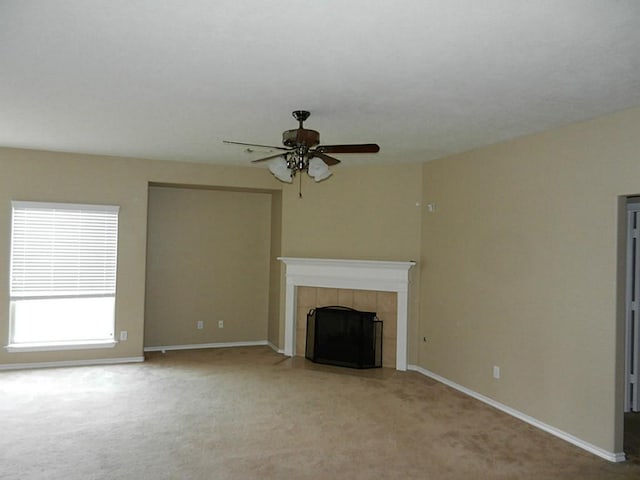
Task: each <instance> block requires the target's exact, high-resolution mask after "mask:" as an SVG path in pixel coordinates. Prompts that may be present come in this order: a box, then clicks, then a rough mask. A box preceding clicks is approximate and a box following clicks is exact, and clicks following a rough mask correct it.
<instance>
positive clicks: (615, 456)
mask: <svg viewBox="0 0 640 480" xmlns="http://www.w3.org/2000/svg"><path fill="white" fill-rule="evenodd" d="M407 370H412V371H414V372H418V373H421V374H422V375H424V376H426V377H429V378H432V379H433V380H436V381H438V382H440V383H444V384H445V385H447V386H448V387H451V388H453V389H455V390H458V391H459V392H462V393H464V394H466V395H469V396H470V397H473V398H475V399H476V400H480V401H481V402H483V403H486V404H487V405H489V406H491V407H493V408H496V409H498V410H500V411H502V412H504V413H507V414H509V415H511V416H512V417H515V418H517V419H519V420H522V421H523V422H526V423H528V424H529V425H533V426H534V427H536V428H539V429H540V430H544V431H545V432H547V433H550V434H551V435H553V436H555V437H558V438H560V439H562V440H564V441H565V442H569V443H571V444H572V445H575V446H576V447H579V448H582V449H583V450H586V451H587V452H589V453H592V454H594V455H597V456H598V457H600V458H604V459H605V460H608V461H610V462H624V461H625V460H626V456H625V454H624V452H620V453H615V452H609V451H607V450H605V449H603V448H600V447H598V446H596V445H593V444H592V443H589V442H587V441H585V440H582V439H580V438H578V437H576V436H574V435H571V434H570V433H567V432H565V431H563V430H560V429H558V428H556V427H554V426H552V425H549V424H547V423H544V422H541V421H540V420H538V419H536V418H534V417H531V416H529V415H527V414H525V413H522V412H520V411H518V410H516V409H514V408H511V407H509V406H507V405H505V404H503V403H500V402H497V401H496V400H493V399H492V398H489V397H485V396H484V395H482V394H480V393H478V392H475V391H473V390H471V389H469V388H466V387H463V386H462V385H458V384H457V383H455V382H452V381H451V380H449V379H447V378H445V377H441V376H440V375H438V374H436V373H433V372H431V371H429V370H427V369H425V368H422V367H419V366H417V365H408V366H407Z"/></svg>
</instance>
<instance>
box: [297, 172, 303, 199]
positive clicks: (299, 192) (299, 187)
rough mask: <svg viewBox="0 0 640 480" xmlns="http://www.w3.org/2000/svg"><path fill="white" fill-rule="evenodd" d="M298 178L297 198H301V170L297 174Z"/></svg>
mask: <svg viewBox="0 0 640 480" xmlns="http://www.w3.org/2000/svg"><path fill="white" fill-rule="evenodd" d="M298 178H299V179H300V183H299V186H298V198H302V172H300V175H298Z"/></svg>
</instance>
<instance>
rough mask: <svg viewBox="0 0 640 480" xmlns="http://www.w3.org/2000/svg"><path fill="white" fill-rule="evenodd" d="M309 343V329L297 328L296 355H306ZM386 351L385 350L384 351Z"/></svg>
mask: <svg viewBox="0 0 640 480" xmlns="http://www.w3.org/2000/svg"><path fill="white" fill-rule="evenodd" d="M306 344H307V329H306V328H305V329H303V328H298V329H296V355H297V356H299V357H304V349H305V346H306ZM383 353H384V352H383Z"/></svg>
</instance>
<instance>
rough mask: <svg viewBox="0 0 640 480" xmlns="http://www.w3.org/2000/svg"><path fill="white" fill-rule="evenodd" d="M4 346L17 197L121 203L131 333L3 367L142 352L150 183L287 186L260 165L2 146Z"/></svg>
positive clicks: (0, 302) (120, 284)
mask: <svg viewBox="0 0 640 480" xmlns="http://www.w3.org/2000/svg"><path fill="white" fill-rule="evenodd" d="M0 170H1V171H2V175H0V252H3V253H1V254H0V272H4V274H2V275H0V346H4V345H6V344H7V342H8V331H9V323H8V322H9V298H8V295H9V285H8V278H9V274H8V272H9V251H10V236H11V200H35V201H56V202H76V203H106V204H115V205H120V207H121V208H120V229H119V230H120V231H119V245H118V252H119V258H118V278H117V294H116V331H120V330H127V331H128V334H129V338H128V340H127V341H125V342H119V343H118V344H117V345H116V347H115V348H113V349H95V350H73V351H58V352H30V353H26V352H25V353H8V352H7V351H6V350H5V349H4V348H0V365H2V364H12V363H13V364H15V363H29V362H52V361H62V360H65V361H66V360H90V359H98V358H128V357H134V356H140V355H142V346H143V327H144V298H145V256H146V243H147V190H148V184H149V182H160V183H175V184H185V185H211V186H221V187H225V188H229V189H247V188H249V189H263V190H265V191H267V190H273V191H277V189H278V188H280V185H279V184H278V182H277V181H276V180H274V179H273V178H272V177H271V175H268V174H265V172H264V170H262V169H258V168H232V167H214V166H210V165H204V164H188V163H178V162H160V161H146V160H136V159H127V158H117V157H100V156H91V155H74V154H66V153H52V152H41V151H33V150H19V149H9V148H0Z"/></svg>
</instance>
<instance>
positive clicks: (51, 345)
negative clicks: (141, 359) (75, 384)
mask: <svg viewBox="0 0 640 480" xmlns="http://www.w3.org/2000/svg"><path fill="white" fill-rule="evenodd" d="M117 343H118V342H116V341H115V340H91V341H80V342H38V343H11V344H9V345H7V346H6V347H5V348H6V349H7V351H8V352H9V353H17V352H49V351H54V350H84V349H89V348H113V347H115V346H116V344H117Z"/></svg>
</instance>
